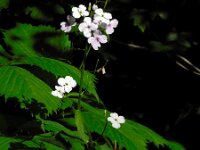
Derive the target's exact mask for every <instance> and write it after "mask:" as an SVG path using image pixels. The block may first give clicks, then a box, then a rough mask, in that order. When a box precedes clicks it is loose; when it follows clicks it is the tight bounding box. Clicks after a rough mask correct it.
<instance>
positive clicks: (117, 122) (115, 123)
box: [107, 112, 125, 129]
mask: <svg viewBox="0 0 200 150" xmlns="http://www.w3.org/2000/svg"><path fill="white" fill-rule="evenodd" d="M107 120H108V121H109V122H111V123H112V127H113V128H116V129H119V128H120V127H121V124H122V123H125V118H124V117H123V116H119V115H118V114H117V113H115V112H114V113H110V117H108V118H107Z"/></svg>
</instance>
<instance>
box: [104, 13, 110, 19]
mask: <svg viewBox="0 0 200 150" xmlns="http://www.w3.org/2000/svg"><path fill="white" fill-rule="evenodd" d="M103 17H104V18H106V19H108V20H110V19H112V15H111V13H108V12H105V13H103Z"/></svg>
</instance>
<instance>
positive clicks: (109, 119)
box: [107, 117, 115, 123]
mask: <svg viewBox="0 0 200 150" xmlns="http://www.w3.org/2000/svg"><path fill="white" fill-rule="evenodd" d="M107 120H108V121H109V122H111V123H113V122H114V121H115V120H114V118H112V117H108V118H107Z"/></svg>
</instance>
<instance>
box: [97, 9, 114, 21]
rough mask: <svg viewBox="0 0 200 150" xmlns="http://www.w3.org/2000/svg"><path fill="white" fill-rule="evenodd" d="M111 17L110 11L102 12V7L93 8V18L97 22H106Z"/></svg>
mask: <svg viewBox="0 0 200 150" xmlns="http://www.w3.org/2000/svg"><path fill="white" fill-rule="evenodd" d="M110 19H112V15H111V13H108V12H103V9H101V8H98V9H96V10H95V15H94V20H95V22H97V23H106V24H108V23H109V22H110Z"/></svg>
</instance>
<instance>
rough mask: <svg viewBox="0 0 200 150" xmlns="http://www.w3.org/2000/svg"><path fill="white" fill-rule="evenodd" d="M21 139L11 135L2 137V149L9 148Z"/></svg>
mask: <svg viewBox="0 0 200 150" xmlns="http://www.w3.org/2000/svg"><path fill="white" fill-rule="evenodd" d="M19 141H20V140H19V139H16V138H10V137H0V149H1V150H8V149H9V147H10V144H11V143H15V142H19Z"/></svg>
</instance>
